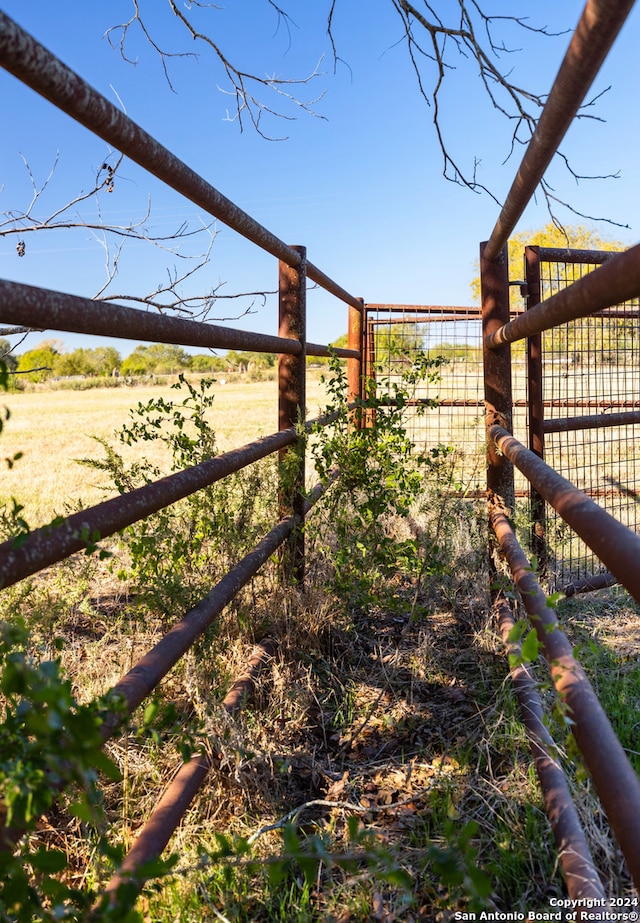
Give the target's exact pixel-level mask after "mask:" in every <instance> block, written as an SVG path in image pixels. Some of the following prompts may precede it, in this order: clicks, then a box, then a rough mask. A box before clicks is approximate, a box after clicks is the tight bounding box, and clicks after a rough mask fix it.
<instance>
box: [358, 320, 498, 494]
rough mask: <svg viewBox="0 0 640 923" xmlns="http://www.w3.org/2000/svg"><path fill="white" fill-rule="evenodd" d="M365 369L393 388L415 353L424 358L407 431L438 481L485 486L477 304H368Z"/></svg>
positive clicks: (380, 386)
mask: <svg viewBox="0 0 640 923" xmlns="http://www.w3.org/2000/svg"><path fill="white" fill-rule="evenodd" d="M366 337H367V356H368V361H367V374H368V375H369V376H370V377H372V378H375V382H376V390H377V395H378V397H380V396H383V395H384V394H385V393H387V392H389V393H390V394H392V393H393V388H394V385H396V384H399V383H400V382H401V381H402V377H403V375H404V374H406V372H407V371H408V370H409V369H410V367H411V363H412V361H413V359H414V358H415V356H416V355H417V354H418V353H422V354H423V356H425V357H426V358H427V360H428V362H429V368H428V369H427V376H426V378H425V380H423V381H421V382H419V383H418V384H417V385H416V386H415V387H414V388H412V393H411V402H410V404H409V406H408V407H407V414H406V423H407V432H408V434H409V436H410V438H411V439H412V441H413V443H414V445H415V447H416V450H417V451H420V452H425V453H426V454H427V455H428V456H430V457H432V459H433V463H434V465H436V466H437V467H438V468H439V473H440V475H441V478H442V482H443V486H450V487H455V488H456V489H462V490H465V491H470V492H471V491H473V492H476V491H483V490H484V488H485V465H484V456H485V432H484V400H483V378H482V350H481V346H480V341H481V340H480V338H481V317H480V312H479V309H477V308H447V307H432V306H413V305H398V306H393V305H369V306H368V308H367V327H366Z"/></svg>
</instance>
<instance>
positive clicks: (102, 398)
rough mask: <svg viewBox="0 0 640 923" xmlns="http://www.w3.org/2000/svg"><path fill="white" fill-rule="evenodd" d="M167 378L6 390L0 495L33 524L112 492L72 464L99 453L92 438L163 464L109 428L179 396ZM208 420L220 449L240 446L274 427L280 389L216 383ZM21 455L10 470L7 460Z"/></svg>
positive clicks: (317, 386) (154, 452) (156, 453)
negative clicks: (137, 410) (135, 410)
mask: <svg viewBox="0 0 640 923" xmlns="http://www.w3.org/2000/svg"><path fill="white" fill-rule="evenodd" d="M172 383H173V380H172V379H168V380H167V381H166V382H164V383H162V384H158V385H138V386H135V387H126V386H122V387H119V388H93V389H91V390H87V391H71V390H53V389H51V390H49V389H45V388H44V386H43V388H42V390H37V391H28V392H18V393H10V394H5V395H4V396H3V397H2V398H1V399H0V404H2V405H3V406H6V407H7V408H8V409H9V411H10V418H9V420H8V421H7V422H6V423H5V425H4V428H3V431H2V434H1V435H0V459H1V460H2V464H3V471H2V478H1V479H0V501H4V502H6V501H7V500H8V499H9V498H15V500H17V501H18V502H19V503H21V504H22V505H23V506H24V512H23V515H24V517H25V519H26V521H27V522H28V523H29V525H30V526H31V527H32V528H35V527H37V526H40V525H43V524H46V523H47V522H50V521H51V520H52V519H53V518H54V516H56V515H64V514H65V513H66V512H68V510H69V509H77V508H78V506H89V505H91V504H93V503H97V502H99V501H100V500H104V499H107V498H108V496H110V495H113V494H115V490H114V491H113V492H112V493H111V494H109V493H105V490H104V488H105V482H106V480H107V476H106V475H104V474H101V472H99V471H96V470H93V469H91V468H88V467H86V466H83V465H79V464H78V463H77V459H81V458H98V459H99V458H103V457H104V451H103V449H102V447H101V446H100V445H99V444H98V443H97V442H96V441H95V438H94V437H99V438H101V439H106V440H107V441H108V442H109V443H110V444H111V445H112V446H113V447H114V448H116V450H117V451H119V452H121V454H122V455H123V456H124V457H125V458H127V459H129V458H132V456H133V455H134V453H135V452H137V453H138V454H144V455H145V456H146V457H147V458H149V459H150V460H151V461H153V462H154V463H156V464H157V465H158V466H159V467H161V468H162V469H163V470H168V468H167V461H168V459H167V458H166V456H163V454H162V452H161V446H160V445H158V444H157V443H150V442H145V443H143V444H142V445H141V446H138V447H136V448H135V449H134V448H132V449H128V448H127V447H126V446H122V445H120V443H119V442H118V441H117V439H116V437H115V435H114V434H115V432H116V431H117V430H119V429H120V428H121V427H122V425H123V424H124V423H126V422H127V421H128V420H129V410H130V408H132V407H135V406H136V405H137V404H138V403H143V404H145V403H147V402H148V401H149V400H151V399H152V398H155V397H159V396H162V397H164V398H165V399H166V400H173V401H175V402H180V401H182V400H183V398H184V396H185V395H183V394H182V392H178V391H175V390H172V389H171V384H172ZM307 389H308V390H307V408H308V415H309V416H310V417H314V416H317V414H318V409H319V408H324V406H325V405H324V387H323V385H322V384H321V383H320V380H319V375H315V376H314V377H313V378H311V377H310V380H309V381H308V384H307ZM213 393H214V394H215V400H214V405H213V408H212V410H211V412H210V422H211V424H212V426H213V427H214V429H215V431H216V434H217V442H218V450H219V451H221V452H223V451H225V450H228V449H231V448H235V447H237V446H241V445H245V444H246V443H248V442H251V441H252V440H254V439H256V438H257V437H258V436H264V435H268V434H269V433H273V432H276V431H277V429H278V393H277V383H276V382H275V381H263V382H237V383H231V382H228V383H227V384H225V385H222V384H220V383H219V382H217V383H216V384H214V386H213ZM17 452H22V453H23V456H22V458H20V459H19V460H18V461H16V462H15V464H14V466H13V468H8V466H7V464H6V462H4V459H5V458H12V457H13V456H14V455H15V454H16V453H17Z"/></svg>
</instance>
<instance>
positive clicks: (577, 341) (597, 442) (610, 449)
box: [540, 250, 640, 588]
mask: <svg viewBox="0 0 640 923" xmlns="http://www.w3.org/2000/svg"><path fill="white" fill-rule="evenodd" d="M580 256H581V261H580V262H575V263H574V262H569V261H547V260H545V259H544V251H542V250H541V251H540V257H541V259H540V284H541V291H540V294H541V300H544V299H546V298H548V297H549V296H551V295H552V294H554V293H555V292H557V291H559V289H560V288H563V287H566V286H567V285H569V284H571V282H573V281H576V280H577V279H579V278H580V277H581V276H583V275H585V274H586V273H587V272H590V271H591V270H593V269H595V268H596V266H598V265H599V264H600V263H601V262H602V261H603V259H604V258H605V255H604V254H593V257H594V258H593V259H592V261H591V262H585V261H584V259H585V254H581V255H580ZM542 363H543V401H544V410H543V415H544V458H545V461H546V462H547V463H548V464H549V465H551V467H553V468H554V469H555V470H556V471H558V472H559V473H560V474H562V475H563V476H564V477H566V478H567V479H568V480H570V481H571V482H572V483H573V484H575V485H576V487H578V488H580V489H581V490H584V491H585V492H586V493H587V494H588V495H589V496H591V497H592V498H593V499H594V500H595V501H596V502H597V503H598V504H599V505H600V506H602V507H603V508H604V509H606V510H607V511H608V512H609V513H611V514H612V515H613V516H615V517H616V519H618V520H619V521H620V522H622V523H624V524H625V525H627V526H629V527H630V528H632V529H633V530H634V531H640V440H639V439H638V436H639V435H640V424H639V423H638V422H635V421H634V420H633V418H631V417H625V416H620V415H621V414H623V415H624V414H632V413H633V412H636V413H637V411H638V410H640V306H639V304H638V302H637V301H635V302H629V303H626V304H623V305H619V306H617V307H615V308H611V309H608V310H607V311H605V312H601V313H599V314H597V315H594V316H591V317H586V318H581V319H578V320H576V321H572V322H571V323H568V324H563V325H561V326H559V327H557V328H554V329H553V330H549V331H547V332H546V333H544V334H543V335H542ZM625 419H629V420H630V421H631V422H629V423H628V424H626V425H622V424H623V421H625ZM614 423H616V424H617V425H612V424H614ZM546 541H547V550H548V555H549V558H548V568H549V578H550V581H551V583H552V584H553V585H554V586H557V587H559V588H561V587H562V586H564V585H566V584H568V583H572V582H576V581H580V580H582V579H585V578H588V577H591V576H593V575H594V574H598V573H600V572H602V571H604V570H605V568H604V567H603V565H601V564H600V562H599V561H598V559H597V558H596V557H595V555H594V554H593V552H592V551H591V550H590V549H589V548H588V547H587V546H586V545H585V544H584V542H583V541H582V540H581V539H579V538H578V537H577V536H576V535H575V534H574V533H572V532H571V530H570V529H569V528H568V527H567V526H566V525H565V524H564V523H563V521H562V520H561V519H560V518H559V517H558V515H557V514H556V513H555V512H554V511H553V509H552V508H550V507H547V510H546Z"/></svg>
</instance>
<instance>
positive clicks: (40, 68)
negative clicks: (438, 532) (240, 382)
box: [0, 11, 363, 893]
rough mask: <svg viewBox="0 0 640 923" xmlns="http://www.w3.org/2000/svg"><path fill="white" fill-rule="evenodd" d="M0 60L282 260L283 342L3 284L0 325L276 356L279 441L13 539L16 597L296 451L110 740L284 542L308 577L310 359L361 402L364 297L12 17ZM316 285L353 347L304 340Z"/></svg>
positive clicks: (157, 848)
mask: <svg viewBox="0 0 640 923" xmlns="http://www.w3.org/2000/svg"><path fill="white" fill-rule="evenodd" d="M0 64H2V66H3V67H4V68H5V69H7V70H8V71H10V72H11V73H13V74H14V75H15V76H16V77H18V79H20V80H22V81H23V82H24V83H26V84H27V85H29V86H31V87H32V88H33V89H34V90H36V91H37V92H38V93H40V94H41V95H43V96H44V97H45V98H47V99H48V100H49V101H51V102H52V103H53V104H54V105H55V106H57V107H58V108H59V109H61V110H62V111H64V112H66V113H67V114H68V115H70V116H71V117H72V118H74V119H76V120H77V121H78V122H80V123H81V124H82V125H84V126H85V127H86V128H87V129H89V131H91V132H93V133H94V134H96V135H98V136H99V137H101V138H103V139H104V140H106V141H107V142H108V143H109V144H110V145H112V146H113V147H114V148H116V149H118V150H119V151H121V152H122V153H123V154H125V155H126V156H128V157H130V158H131V159H132V160H134V161H136V162H137V163H138V164H139V165H140V166H142V167H143V168H144V169H146V170H147V171H148V172H150V173H153V174H154V175H155V176H157V177H158V178H160V179H161V180H163V181H164V182H165V183H166V184H168V185H169V186H171V187H172V188H173V189H175V190H176V191H177V192H179V193H180V194H182V195H184V196H186V197H187V198H189V199H191V201H193V202H194V203H196V204H197V205H198V206H200V207H201V208H202V209H204V210H205V211H207V212H208V213H209V214H211V215H213V216H214V217H216V218H217V219H219V220H220V221H223V222H224V223H225V224H227V225H228V226H229V227H231V228H232V229H234V230H235V231H237V232H238V233H239V234H241V235H242V236H243V237H245V238H246V239H248V240H250V241H252V242H253V243H254V244H256V245H257V246H258V247H260V248H261V249H263V250H265V251H266V252H268V253H270V254H272V255H273V256H275V257H277V258H278V261H279V269H278V272H279V285H278V290H279V331H278V336H269V335H265V334H259V333H253V332H247V331H242V330H234V329H232V328H228V327H222V326H219V325H213V324H207V323H198V322H195V321H190V320H184V319H181V318H177V317H170V316H163V315H154V314H150V313H147V312H144V311H141V310H136V309H133V308H128V307H124V306H122V305H119V304H115V303H110V302H103V303H96V302H94V301H92V300H90V299H86V298H81V297H78V296H75V295H70V294H67V293H64V292H56V291H49V290H45V289H42V288H36V287H34V286H28V285H22V284H18V283H15V282H10V281H5V280H0V318H1V319H2V320H1V322H2V323H8V324H12V325H19V326H23V327H27V328H30V329H34V328H42V329H51V330H57V331H58V330H59V331H66V332H73V333H83V334H93V335H102V336H109V337H119V338H127V339H137V340H141V341H147V342H162V343H171V344H179V345H181V346H201V347H208V348H212V347H218V348H223V349H241V350H246V351H253V352H271V353H277V354H278V356H279V363H278V424H279V431H278V432H277V433H274V434H272V435H270V436H265V437H263V438H261V439H257V440H255V441H253V442H251V443H249V444H248V445H245V446H243V447H241V448H238V449H233V450H231V451H228V452H225V453H224V454H221V455H219V456H216V457H214V458H212V459H210V460H208V461H205V462H202V463H200V464H198V465H196V466H194V467H192V468H189V469H186V470H182V471H177V472H175V473H173V474H171V475H168V476H167V477H164V478H161V479H160V480H158V481H155V482H153V483H150V484H147V485H145V486H144V487H141V488H138V489H137V490H134V491H132V492H130V493H127V494H124V495H122V496H120V497H116V498H114V499H112V500H107V501H105V502H103V503H99V504H97V505H95V506H93V507H90V508H88V509H86V510H83V511H81V512H79V513H75V514H73V515H71V516H69V517H67V518H66V519H65V520H64V522H63V523H62V524H60V525H59V526H57V527H56V528H51V527H47V528H41V529H36V530H35V531H33V532H32V533H30V534H29V535H28V536H27V537H26V538H25V540H24V542H23V543H22V544H21V545H19V544H16V543H13V542H11V541H9V542H5V543H4V544H2V545H0V586H1V587H3V588H6V587H9V586H11V585H13V584H15V583H17V582H18V581H20V580H23V579H25V578H26V577H28V576H30V575H33V574H36V573H38V572H40V571H41V570H43V569H44V568H46V567H48V566H50V565H52V564H54V563H56V562H59V561H61V560H63V559H65V558H66V557H68V556H69V555H71V554H74V553H75V552H77V551H80V550H82V549H85V548H87V547H92V546H94V545H95V543H96V542H97V541H100V540H102V539H105V538H107V537H109V536H111V535H114V534H115V533H117V532H119V531H121V530H122V529H124V528H126V527H127V526H128V525H131V524H133V523H134V522H137V521H139V520H140V519H143V518H146V517H148V516H150V515H152V514H153V513H156V512H158V511H159V510H161V509H164V508H166V507H167V506H169V505H171V504H173V503H176V502H177V501H178V500H181V499H183V498H185V497H187V496H189V495H191V494H193V493H195V492H196V491H198V490H201V489H203V488H205V487H208V486H210V485H211V484H213V483H215V482H216V481H219V480H220V479H222V478H225V477H227V476H228V475H230V474H232V473H235V472H238V471H240V470H241V469H243V468H245V467H247V466H248V465H251V464H253V463H255V462H256V461H258V460H260V459H263V458H265V457H267V456H269V455H273V454H275V453H277V454H279V456H280V457H281V458H282V457H283V453H287V452H289V451H295V452H296V453H297V455H298V459H299V465H298V474H297V481H296V484H295V485H294V489H293V490H292V489H291V485H289V484H288V485H287V491H286V492H285V490H284V489H282V490H281V495H280V517H281V518H280V521H279V522H278V523H276V524H275V525H274V527H273V528H272V529H271V530H270V531H269V532H268V534H267V535H265V536H264V538H263V539H262V540H261V541H259V542H258V544H257V545H256V546H255V547H254V548H253V549H252V550H251V551H250V552H249V553H248V554H247V555H246V556H245V557H244V558H243V559H242V560H241V561H240V562H239V563H238V564H236V565H235V566H234V567H232V569H231V570H230V571H229V572H228V573H227V574H226V575H225V576H224V577H223V578H222V579H221V580H220V581H219V582H218V584H217V585H216V586H215V587H213V588H212V589H211V591H210V593H209V594H208V595H207V596H206V597H205V598H204V599H203V600H201V601H200V602H199V603H198V604H197V605H195V606H194V607H193V608H192V609H191V610H190V611H189V612H187V613H186V614H185V615H184V617H183V618H182V619H181V620H180V621H179V622H177V623H176V624H175V625H174V626H173V627H172V628H171V629H170V630H169V631H168V632H167V634H166V635H165V636H164V637H163V638H162V639H161V640H160V641H159V642H158V643H157V644H156V645H155V646H154V647H153V648H152V649H151V650H150V651H148V652H147V653H146V654H145V655H144V656H143V657H142V658H141V659H140V661H139V662H138V663H137V664H135V665H134V666H133V667H132V668H131V669H130V670H129V672H128V673H127V674H126V675H125V676H123V677H122V679H121V680H120V681H119V682H118V683H116V685H115V686H114V687H113V688H112V689H111V690H110V692H109V693H108V694H107V700H108V701H112V702H113V703H114V710H113V711H112V712H111V713H110V714H107V715H106V716H105V719H104V724H103V729H102V730H103V738H104V740H105V741H106V740H107V739H108V738H109V737H110V736H111V735H112V734H113V733H114V732H115V731H116V729H117V728H118V727H119V726H121V725H122V724H123V723H124V722H125V721H126V718H127V716H129V715H131V713H132V712H133V711H134V710H135V709H136V708H137V707H138V706H139V705H140V704H141V703H142V702H143V701H144V700H145V698H146V697H147V696H148V695H149V694H150V693H151V692H152V691H153V690H154V689H155V688H156V687H157V686H158V684H159V683H160V681H161V680H162V679H163V678H164V677H165V676H166V675H167V673H168V672H169V671H170V670H171V669H172V667H173V666H175V664H176V663H177V662H178V661H179V660H180V658H181V657H182V656H183V655H184V654H185V653H186V652H187V651H188V650H189V649H190V648H191V647H192V645H193V644H194V642H195V641H196V640H197V639H198V638H200V637H201V636H202V634H203V632H204V631H205V630H206V629H207V628H208V627H209V626H211V625H212V624H213V623H214V622H215V620H216V619H217V618H218V616H219V615H220V613H221V612H222V610H223V609H224V608H225V607H226V606H227V605H228V604H229V603H230V602H231V601H232V600H233V599H234V598H235V597H236V596H237V594H238V593H239V591H240V590H241V589H242V588H243V587H244V586H245V585H246V584H247V583H248V582H249V581H250V580H251V578H252V577H253V576H255V575H256V574H257V573H258V571H259V570H260V568H261V567H262V566H263V565H264V564H265V563H266V562H267V561H268V560H269V558H270V557H271V556H272V555H273V554H274V553H275V552H276V551H277V550H278V549H280V548H282V546H283V545H284V544H285V543H288V544H289V551H288V554H287V555H285V557H284V559H283V560H284V562H285V567H284V570H285V577H286V579H288V580H289V581H291V582H294V583H299V582H300V581H301V580H302V579H303V577H304V544H303V538H302V529H301V526H302V524H303V521H304V518H305V516H306V515H307V513H308V512H309V510H310V509H311V508H312V507H313V505H314V504H315V503H316V502H317V501H318V500H319V499H320V497H321V496H322V494H323V493H324V491H325V490H326V488H327V486H330V485H331V483H332V481H333V480H334V479H335V477H337V476H338V472H334V474H333V476H332V478H330V479H329V483H328V485H317V486H316V487H315V488H314V489H313V490H312V491H310V492H305V473H304V439H303V437H301V436H300V434H299V429H298V427H299V426H300V422H301V421H302V423H303V429H305V430H306V431H307V432H310V431H311V429H312V428H313V427H314V426H317V425H326V424H329V423H331V422H332V420H333V419H334V415H332V414H327V415H325V416H324V417H321V418H318V419H317V420H306V419H305V417H306V407H305V387H306V357H307V356H325V357H326V356H329V355H331V354H332V353H333V354H335V355H337V356H338V357H339V358H344V359H346V360H347V368H348V389H349V390H348V400H349V404H350V406H352V403H353V400H354V399H355V398H356V397H357V396H358V394H359V391H360V379H361V371H360V370H361V356H362V323H361V315H362V311H363V302H362V299H360V298H356V297H355V296H353V295H351V294H349V293H348V292H347V291H346V290H345V289H343V288H342V287H341V286H340V285H338V284H337V283H336V282H335V281H334V280H333V279H331V278H330V277H329V276H327V275H325V273H323V272H321V271H320V270H319V269H318V268H317V267H315V266H314V265H313V264H312V263H310V262H308V261H307V259H306V251H305V248H304V247H295V246H289V245H287V244H285V243H284V242H283V241H281V240H280V239H279V238H277V237H276V236H275V235H273V234H272V233H271V232H270V231H268V230H267V229H266V228H264V227H262V226H261V225H260V224H258V223H257V222H256V221H255V220H254V219H253V218H252V217H251V216H249V215H248V214H246V213H245V212H243V211H242V210H241V209H239V208H238V207H237V206H236V205H235V204H234V203H233V202H231V201H230V200H229V199H227V198H226V197H225V196H223V195H222V194H221V193H219V192H218V191H217V190H216V189H215V188H214V187H213V186H211V185H210V184H209V183H207V182H206V181H205V180H204V179H203V178H202V177H201V176H199V175H198V174H197V173H195V172H194V171H192V170H191V169H190V168H189V167H188V166H187V165H186V164H184V163H183V162H182V161H180V160H179V159H178V158H176V157H175V156H174V155H173V154H172V153H171V152H170V151H168V150H167V149H166V148H165V147H163V146H162V145H161V144H159V143H158V142H157V141H156V140H155V139H154V138H152V137H151V136H150V135H148V134H147V133H146V132H145V131H144V130H143V129H142V128H141V127H140V126H139V125H137V124H136V123H135V122H133V121H132V120H131V119H129V118H128V117H127V116H126V115H124V114H123V113H122V112H120V111H119V110H117V109H116V108H115V107H114V106H113V105H112V104H111V103H109V102H108V101H107V100H106V99H105V98H104V97H102V96H101V95H100V94H99V93H97V92H96V91H95V90H94V89H92V88H91V87H90V86H89V85H88V84H87V83H85V81H83V80H82V79H81V78H80V77H79V76H78V75H77V74H75V73H74V72H73V71H71V70H70V69H69V68H68V67H66V66H65V65H64V64H62V62H60V61H59V60H58V59H57V58H56V57H55V56H54V55H53V54H51V52H49V51H48V50H47V49H46V48H44V47H43V46H42V45H40V44H39V43H38V42H37V41H36V40H35V39H33V38H32V37H31V36H30V35H28V34H27V33H26V32H25V31H24V30H22V29H21V28H20V27H19V26H18V25H17V24H16V23H14V22H13V21H12V20H11V19H9V17H8V16H6V14H5V13H3V12H2V11H0ZM308 279H310V280H312V281H313V282H315V283H317V284H318V285H319V286H321V287H322V288H324V289H325V290H326V291H327V292H329V293H330V294H332V295H334V296H335V297H337V298H338V299H340V300H341V301H342V302H344V303H345V304H346V305H347V306H348V328H349V343H348V347H349V348H348V349H335V350H333V349H332V350H331V351H330V350H329V347H328V346H326V345H320V344H314V343H308V342H307V340H306V297H305V296H306V286H307V280H308ZM273 653H274V647H273V643H272V642H271V641H266V642H265V644H264V647H263V648H262V649H261V653H259V654H257V655H256V656H255V657H254V658H252V661H250V664H249V666H248V673H247V674H246V675H244V676H243V677H240V678H239V680H238V681H237V682H236V683H235V684H234V685H233V686H232V688H231V689H230V691H229V693H228V695H227V697H226V698H225V700H224V701H223V703H222V708H223V709H224V710H225V711H227V712H228V713H229V714H230V715H234V714H236V713H237V712H238V710H239V709H240V707H241V706H242V703H243V701H244V698H245V697H246V695H247V694H249V692H250V691H251V688H252V685H253V680H254V677H255V673H256V671H257V669H258V667H259V666H260V665H261V664H262V663H263V662H265V661H266V660H268V658H269V657H270V656H272V655H273ZM115 706H117V707H115ZM209 768H210V761H209V760H208V759H207V758H204V757H199V756H198V757H194V759H193V760H192V761H191V762H190V763H187V764H185V767H184V768H183V770H182V771H181V772H180V773H179V774H178V777H177V778H176V779H175V780H174V782H173V784H172V786H171V787H170V789H169V791H168V793H167V794H166V795H165V796H164V797H163V799H162V800H161V802H160V806H159V807H160V808H161V811H160V815H158V814H157V813H156V814H154V816H153V817H152V818H151V819H150V821H149V823H148V825H146V826H145V827H144V828H143V830H142V833H141V841H140V845H139V846H137V847H134V850H133V851H132V855H131V856H130V857H129V858H128V859H127V860H126V862H125V866H124V867H123V869H122V872H121V875H125V876H127V875H128V876H131V875H133V874H134V872H135V869H137V868H138V866H139V863H140V861H143V860H142V859H141V858H140V857H141V856H146V857H148V856H149V855H151V854H153V855H154V856H157V855H159V854H160V852H161V851H162V849H163V848H164V846H165V845H166V843H167V842H168V840H169V838H170V836H171V834H172V833H173V831H174V830H175V828H176V826H177V825H178V823H179V822H180V820H181V818H182V816H183V815H184V812H185V811H186V810H187V807H188V805H189V803H190V801H191V799H192V798H193V795H194V794H195V792H196V791H197V789H198V787H199V785H200V784H201V783H202V781H203V779H204V776H205V775H206V772H207V771H208V769H209ZM185 779H186V781H185ZM176 791H179V796H178V797H177V798H176V797H174V793H175V792H176ZM167 803H170V804H171V810H169V811H168V812H167V811H166V810H165V808H166V805H167ZM159 818H160V820H159ZM4 819H5V817H4V815H1V812H0V849H10V848H12V843H15V842H16V840H17V838H18V837H19V836H20V831H19V830H8V829H7V828H6V826H3V825H4ZM120 880H121V879H118V881H120ZM140 884H141V883H140ZM113 888H114V883H112V885H111V886H110V888H109V889H108V893H112V892H113Z"/></svg>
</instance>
